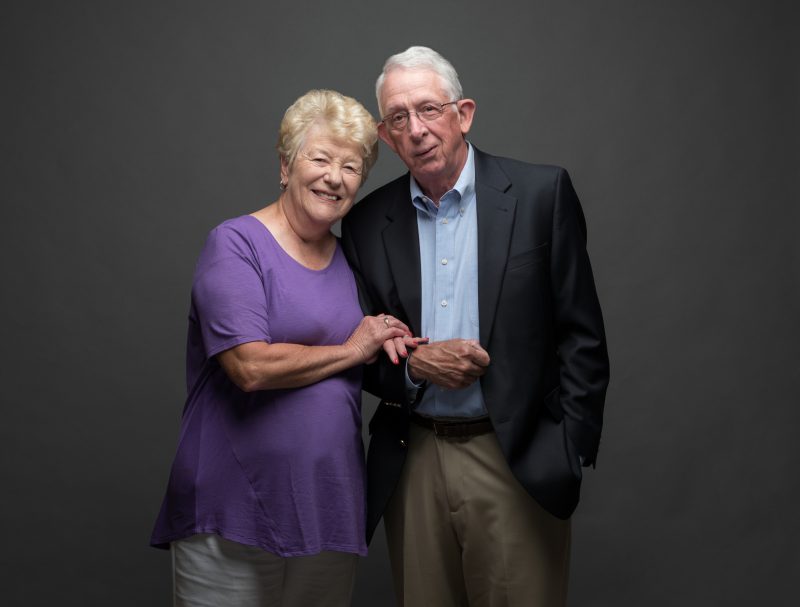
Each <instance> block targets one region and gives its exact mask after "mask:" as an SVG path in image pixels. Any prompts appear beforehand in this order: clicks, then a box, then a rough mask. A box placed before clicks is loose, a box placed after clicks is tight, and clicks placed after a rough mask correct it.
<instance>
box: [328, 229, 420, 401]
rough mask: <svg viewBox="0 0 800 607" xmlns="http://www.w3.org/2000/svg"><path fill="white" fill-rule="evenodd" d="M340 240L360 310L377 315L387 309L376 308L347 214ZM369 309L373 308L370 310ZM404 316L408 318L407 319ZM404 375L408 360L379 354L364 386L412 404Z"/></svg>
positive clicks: (368, 369) (381, 395)
mask: <svg viewBox="0 0 800 607" xmlns="http://www.w3.org/2000/svg"><path fill="white" fill-rule="evenodd" d="M341 244H342V250H343V251H344V254H345V257H347V261H348V263H349V264H350V269H351V270H352V271H353V275H354V276H355V280H356V286H357V287H358V300H359V303H360V304H361V310H362V311H363V312H364V314H366V315H377V314H379V313H382V312H386V310H378V309H377V308H378V306H377V305H376V303H375V301H374V300H375V297H373V296H372V294H371V292H370V289H369V285H368V283H367V281H366V279H365V278H364V275H363V274H362V271H361V262H360V260H359V256H358V250H357V247H356V246H355V242H354V239H353V235H352V233H351V230H350V224H349V222H348V221H347V218H345V220H344V221H342V238H341ZM367 310H371V311H370V312H368V311H367ZM401 320H403V321H405V320H406V319H401ZM405 379H406V378H405V364H403V363H402V360H401V361H400V364H394V363H393V362H392V361H390V360H389V357H388V356H383V355H380V354H379V355H378V360H377V361H375V362H374V363H372V364H370V365H366V366H365V367H364V384H363V388H364V390H366V391H367V392H369V393H370V394H374V395H375V396H377V397H378V398H381V399H384V400H389V401H392V402H397V403H404V404H407V405H410V404H411V403H409V402H408V395H407V390H406V384H405Z"/></svg>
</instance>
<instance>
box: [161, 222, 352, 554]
mask: <svg viewBox="0 0 800 607" xmlns="http://www.w3.org/2000/svg"><path fill="white" fill-rule="evenodd" d="M362 316H363V315H362V313H361V309H360V308H359V305H358V294H357V291H356V285H355V281H354V279H353V275H352V272H351V271H350V268H349V267H348V266H347V262H346V261H345V258H344V255H343V253H342V250H341V247H340V246H339V244H338V243H337V246H336V252H335V253H334V256H333V260H332V261H331V263H330V265H329V266H328V267H327V268H325V269H324V270H319V271H317V270H310V269H308V268H306V267H304V266H303V265H301V264H299V263H298V262H297V261H295V260H294V259H292V258H291V257H290V256H289V255H288V254H287V253H286V252H285V251H284V250H283V249H282V248H281V247H280V245H278V243H277V241H276V240H275V239H274V238H273V236H272V234H271V233H270V232H269V230H267V228H266V227H264V225H263V224H262V223H261V222H260V221H258V220H257V219H256V218H255V217H252V216H250V215H245V216H242V217H237V218H235V219H231V220H229V221H226V222H224V223H222V224H221V225H219V226H218V227H216V228H215V229H214V230H212V231H211V234H210V235H209V237H208V241H207V242H206V245H205V247H204V249H203V251H202V253H201V254H200V259H199V261H198V263H197V268H196V270H195V276H194V283H193V286H192V305H191V311H190V314H189V335H188V343H187V353H186V384H187V393H188V397H187V399H186V405H185V407H184V410H183V418H182V421H181V430H180V438H179V442H178V450H177V454H176V456H175V461H174V462H173V465H172V472H171V474H170V479H169V484H168V486H167V493H166V496H165V498H164V502H163V504H162V507H161V512H160V514H159V516H158V519H157V520H156V524H155V529H154V530H153V535H152V538H151V540H150V543H151V544H152V545H154V546H158V547H161V548H167V547H168V545H169V542H171V541H173V540H178V539H181V538H184V537H187V536H190V535H193V534H195V533H216V534H218V535H221V536H222V537H224V538H226V539H229V540H232V541H235V542H239V543H242V544H247V545H250V546H258V547H260V548H262V549H264V550H267V551H269V552H272V553H274V554H277V555H280V556H300V555H308V554H316V553H319V552H320V551H323V550H336V551H341V552H351V553H356V554H360V555H364V554H366V552H367V547H366V544H365V538H364V514H365V512H364V511H365V501H364V449H363V445H362V442H361V367H355V368H353V369H350V370H348V371H345V372H343V373H339V374H337V375H334V376H331V377H329V378H327V379H324V380H322V381H319V382H317V383H315V384H312V385H310V386H305V387H303V388H292V389H278V390H262V391H257V392H251V393H246V392H243V391H241V390H240V389H239V388H237V387H236V385H235V384H233V383H232V382H231V381H230V380H229V379H228V377H227V375H226V374H225V372H224V371H223V370H222V368H221V367H220V366H219V364H218V363H217V360H216V358H215V354H218V353H219V352H221V351H223V350H227V349H229V348H232V347H233V346H236V345H238V344H243V343H246V342H251V341H265V342H267V343H294V344H304V345H334V344H341V343H343V342H344V341H345V340H346V339H347V337H348V336H349V335H350V334H351V333H352V332H353V330H354V329H355V327H356V326H357V325H358V323H359V321H360V320H361V318H362Z"/></svg>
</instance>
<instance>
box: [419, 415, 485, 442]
mask: <svg viewBox="0 0 800 607" xmlns="http://www.w3.org/2000/svg"><path fill="white" fill-rule="evenodd" d="M411 421H412V422H414V423H415V424H417V425H418V426H422V427H423V428H427V429H428V430H433V432H434V434H436V436H443V437H445V438H468V437H470V436H479V435H481V434H486V433H487V432H491V431H492V422H491V420H490V419H489V417H488V416H487V417H478V418H470V419H463V420H460V419H457V418H451V419H436V418H433V417H425V416H424V415H420V414H419V413H411Z"/></svg>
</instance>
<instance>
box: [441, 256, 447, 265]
mask: <svg viewBox="0 0 800 607" xmlns="http://www.w3.org/2000/svg"><path fill="white" fill-rule="evenodd" d="M442 265H443V266H446V265H447V257H445V258H444V259H442Z"/></svg>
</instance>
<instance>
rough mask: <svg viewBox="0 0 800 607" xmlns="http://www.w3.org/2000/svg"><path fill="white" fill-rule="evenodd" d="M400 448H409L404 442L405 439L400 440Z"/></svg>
mask: <svg viewBox="0 0 800 607" xmlns="http://www.w3.org/2000/svg"><path fill="white" fill-rule="evenodd" d="M400 446H401V447H403V448H405V447H407V446H408V443H406V441H404V440H403V439H400Z"/></svg>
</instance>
